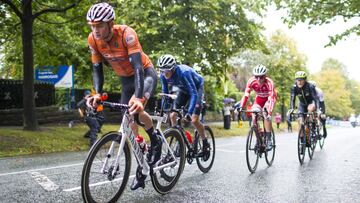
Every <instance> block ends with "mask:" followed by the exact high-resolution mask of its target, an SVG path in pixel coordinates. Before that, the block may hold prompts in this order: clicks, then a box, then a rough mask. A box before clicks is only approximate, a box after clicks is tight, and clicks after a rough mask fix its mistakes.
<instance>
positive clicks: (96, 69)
mask: <svg viewBox="0 0 360 203" xmlns="http://www.w3.org/2000/svg"><path fill="white" fill-rule="evenodd" d="M93 81H94V89H95V92H96V93H100V94H101V93H102V90H103V85H104V69H103V65H102V63H101V62H100V63H93Z"/></svg>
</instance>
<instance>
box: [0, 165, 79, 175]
mask: <svg viewBox="0 0 360 203" xmlns="http://www.w3.org/2000/svg"><path fill="white" fill-rule="evenodd" d="M80 165H84V163H78V164H69V165H62V166H61V165H60V166H54V167H49V168H39V169H31V170H26V171H18V172H11V173H1V174H0V177H1V176H8V175H16V174H22V173H30V172H35V171H45V170H50V169H57V168H67V167H73V166H80Z"/></svg>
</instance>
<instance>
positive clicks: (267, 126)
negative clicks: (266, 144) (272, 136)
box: [264, 119, 273, 132]
mask: <svg viewBox="0 0 360 203" xmlns="http://www.w3.org/2000/svg"><path fill="white" fill-rule="evenodd" d="M264 123H265V130H266V132H272V129H273V128H272V122H271V120H268V119H265V121H264Z"/></svg>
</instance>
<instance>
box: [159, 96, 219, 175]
mask: <svg viewBox="0 0 360 203" xmlns="http://www.w3.org/2000/svg"><path fill="white" fill-rule="evenodd" d="M159 95H160V96H162V97H163V99H171V100H173V99H176V97H177V96H176V95H174V94H165V93H160V94H159ZM170 106H171V107H170V108H169V112H170V113H171V112H175V113H176V114H177V121H176V122H177V125H176V126H175V127H171V128H170V129H169V131H170V132H174V133H175V132H176V133H177V134H179V135H180V136H181V137H182V138H183V140H184V143H185V146H186V151H187V152H186V160H187V162H188V164H192V163H193V161H194V159H196V163H197V165H198V167H199V169H200V171H201V172H203V173H207V172H209V171H210V169H211V167H212V165H213V163H214V160H215V138H214V134H213V132H212V130H211V128H210V127H209V126H207V125H204V127H205V137H206V138H207V140H208V142H209V144H210V147H209V150H208V151H207V152H203V144H202V142H200V139H199V138H200V136H199V133H198V132H197V130H195V136H194V140H192V135H191V133H190V132H189V131H187V130H185V128H184V127H183V125H182V122H181V121H182V120H183V115H184V114H185V110H184V109H174V108H172V105H170ZM160 113H161V114H163V113H164V111H163V106H162V110H161V112H160ZM164 134H165V133H164Z"/></svg>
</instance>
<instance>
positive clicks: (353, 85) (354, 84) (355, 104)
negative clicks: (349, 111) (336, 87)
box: [346, 80, 360, 114]
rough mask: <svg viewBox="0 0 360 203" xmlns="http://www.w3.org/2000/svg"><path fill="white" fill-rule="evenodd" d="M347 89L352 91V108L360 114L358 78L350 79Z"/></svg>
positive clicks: (359, 85)
mask: <svg viewBox="0 0 360 203" xmlns="http://www.w3.org/2000/svg"><path fill="white" fill-rule="evenodd" d="M346 89H348V90H349V91H350V100H351V106H352V108H353V109H354V110H355V113H356V114H360V83H359V82H358V81H356V80H349V81H348V83H347V85H346Z"/></svg>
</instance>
